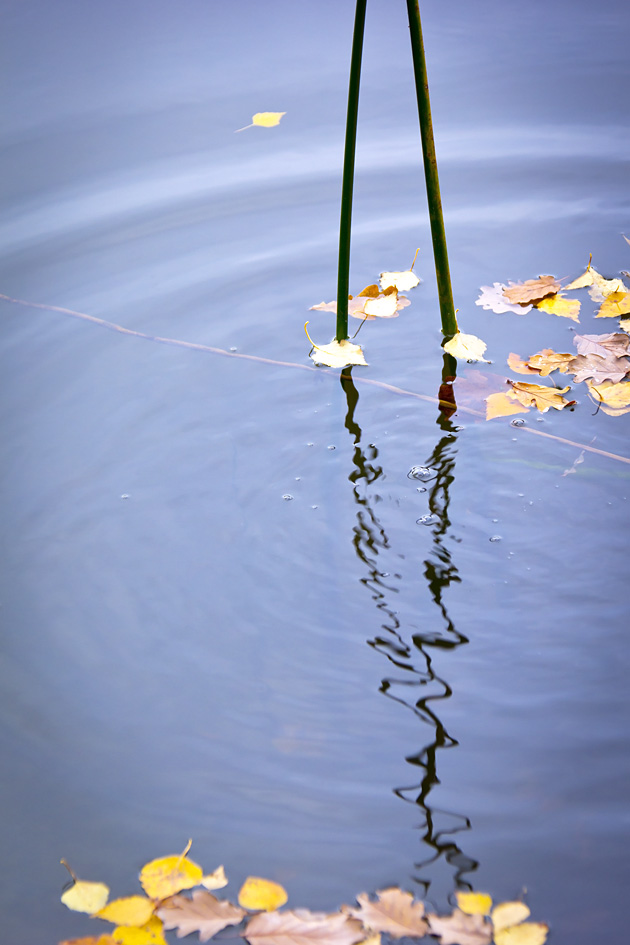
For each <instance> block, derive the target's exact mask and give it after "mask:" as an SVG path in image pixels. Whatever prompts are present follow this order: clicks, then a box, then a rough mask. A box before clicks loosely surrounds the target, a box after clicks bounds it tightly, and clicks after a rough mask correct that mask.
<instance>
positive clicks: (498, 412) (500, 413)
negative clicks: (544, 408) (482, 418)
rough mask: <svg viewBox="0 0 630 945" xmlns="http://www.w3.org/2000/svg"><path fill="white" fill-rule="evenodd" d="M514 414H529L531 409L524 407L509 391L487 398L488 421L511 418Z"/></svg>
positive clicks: (490, 395)
mask: <svg viewBox="0 0 630 945" xmlns="http://www.w3.org/2000/svg"><path fill="white" fill-rule="evenodd" d="M513 413H529V407H524V406H523V404H521V403H520V402H519V401H517V400H516V398H515V397H514V395H513V394H512V393H508V392H507V391H506V392H500V393H498V394H489V395H488V397H486V420H494V419H495V418H496V417H509V416H511V415H512V414H513Z"/></svg>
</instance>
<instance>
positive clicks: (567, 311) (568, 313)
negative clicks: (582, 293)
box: [536, 293, 580, 322]
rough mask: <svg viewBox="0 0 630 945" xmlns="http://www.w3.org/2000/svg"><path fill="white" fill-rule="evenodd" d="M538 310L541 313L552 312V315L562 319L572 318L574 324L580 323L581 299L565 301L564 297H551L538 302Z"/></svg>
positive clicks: (557, 295)
mask: <svg viewBox="0 0 630 945" xmlns="http://www.w3.org/2000/svg"><path fill="white" fill-rule="evenodd" d="M536 308H539V309H540V310H541V312H550V313H551V314H552V315H560V316H561V317H562V318H570V319H572V320H573V321H574V322H579V320H580V319H579V318H578V314H579V311H580V300H579V299H565V297H564V296H563V295H559V294H558V293H556V295H550V296H548V298H545V299H541V300H540V302H536Z"/></svg>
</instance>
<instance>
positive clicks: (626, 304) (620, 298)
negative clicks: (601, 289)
mask: <svg viewBox="0 0 630 945" xmlns="http://www.w3.org/2000/svg"><path fill="white" fill-rule="evenodd" d="M629 312H630V292H611V293H610V295H608V296H607V297H606V300H605V301H604V302H602V304H601V306H600V309H599V311H598V313H597V315H596V316H595V318H618V317H619V316H620V315H627V314H628V313H629Z"/></svg>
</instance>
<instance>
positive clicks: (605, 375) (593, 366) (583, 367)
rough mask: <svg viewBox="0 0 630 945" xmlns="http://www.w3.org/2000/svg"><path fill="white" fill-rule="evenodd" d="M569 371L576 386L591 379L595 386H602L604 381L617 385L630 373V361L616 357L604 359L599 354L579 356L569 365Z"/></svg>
mask: <svg viewBox="0 0 630 945" xmlns="http://www.w3.org/2000/svg"><path fill="white" fill-rule="evenodd" d="M568 371H569V373H570V374H573V380H574V381H575V383H576V384H579V383H580V382H581V381H586V380H588V379H589V378H590V379H591V380H592V381H593V383H594V384H601V383H602V382H603V381H613V383H615V384H616V383H618V382H619V381H622V380H623V378H624V377H625V376H626V375H627V374H628V373H630V360H628V358H616V357H614V355H608V357H606V358H602V357H600V355H598V354H578V356H577V357H576V358H573V360H572V361H571V362H570V363H569V365H568Z"/></svg>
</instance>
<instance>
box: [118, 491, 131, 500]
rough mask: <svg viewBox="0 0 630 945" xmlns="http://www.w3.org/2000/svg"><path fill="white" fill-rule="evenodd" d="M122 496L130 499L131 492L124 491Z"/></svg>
mask: <svg viewBox="0 0 630 945" xmlns="http://www.w3.org/2000/svg"><path fill="white" fill-rule="evenodd" d="M120 498H121V499H128V498H129V493H128V492H123V494H122V495H121V497H120Z"/></svg>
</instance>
